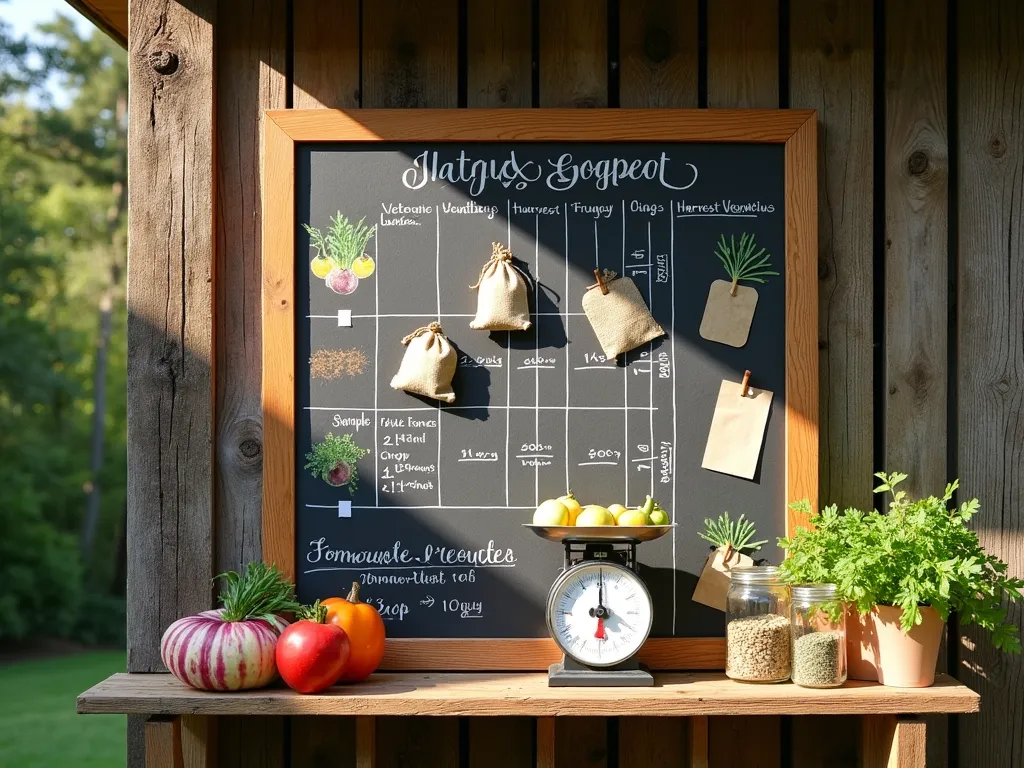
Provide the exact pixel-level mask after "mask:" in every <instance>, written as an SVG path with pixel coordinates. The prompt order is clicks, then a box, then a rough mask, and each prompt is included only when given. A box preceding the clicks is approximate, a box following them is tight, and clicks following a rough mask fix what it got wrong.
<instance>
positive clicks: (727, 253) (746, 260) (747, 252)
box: [715, 232, 779, 295]
mask: <svg viewBox="0 0 1024 768" xmlns="http://www.w3.org/2000/svg"><path fill="white" fill-rule="evenodd" d="M755 248H757V243H756V242H755V241H754V236H753V235H752V234H749V233H747V232H744V233H743V234H742V235H740V242H739V245H738V246H737V245H736V235H732V236H731V237H730V238H729V242H726V240H725V235H722V236H721V237H720V238H719V240H718V244H717V245H716V246H715V255H716V256H717V257H718V260H719V261H720V262H722V266H723V267H725V271H726V272H727V273H728V274H729V277H730V278H731V279H732V290H731V293H733V294H734V295H735V293H736V285H737V283H739V281H740V280H746V281H749V282H752V283H762V284H763V283H764V282H765V278H766V277H770V276H773V275H778V274H779V273H778V272H775V271H774V270H772V268H771V266H772V265H771V257H772V255H771V254H770V253H765V249H764V248H762V249H761V250H759V251H757V253H754V249H755Z"/></svg>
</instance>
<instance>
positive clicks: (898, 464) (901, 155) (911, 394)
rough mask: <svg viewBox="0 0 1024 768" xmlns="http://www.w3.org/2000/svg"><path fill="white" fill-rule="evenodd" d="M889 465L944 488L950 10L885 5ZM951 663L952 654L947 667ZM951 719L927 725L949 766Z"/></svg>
mask: <svg viewBox="0 0 1024 768" xmlns="http://www.w3.org/2000/svg"><path fill="white" fill-rule="evenodd" d="M885 27H886V52H885V67H886V69H885V73H886V77H885V79H886V86H885V110H886V113H885V114H886V117H885V120H886V126H885V135H886V147H885V153H886V160H885V208H886V210H885V249H886V250H885V283H886V287H885V398H886V400H885V459H884V461H885V463H884V465H883V467H880V468H884V469H886V470H887V471H890V472H892V471H896V470H899V471H902V472H907V473H908V474H909V475H910V478H909V480H908V481H907V483H906V490H908V491H909V492H910V494H911V495H912V496H920V495H923V494H928V493H939V492H940V491H941V489H942V488H944V487H945V483H946V480H947V478H946V429H947V423H946V407H947V398H946V391H947V389H946V388H947V349H946V347H947V335H948V328H947V316H948V313H947V291H948V285H947V226H948V222H947V218H948V189H947V186H948V151H947V133H946V122H947V114H946V3H945V1H944V0H899V2H895V3H888V4H887V5H886V21H885ZM939 663H940V665H944V664H945V652H943V653H942V656H941V658H940V660H939ZM945 720H946V718H944V717H942V716H936V717H931V718H929V720H928V722H929V724H930V726H931V728H929V730H930V731H931V738H930V742H931V743H930V745H929V750H930V757H931V761H930V762H931V763H932V764H933V765H936V766H941V765H945V763H946V758H947V756H946V739H945Z"/></svg>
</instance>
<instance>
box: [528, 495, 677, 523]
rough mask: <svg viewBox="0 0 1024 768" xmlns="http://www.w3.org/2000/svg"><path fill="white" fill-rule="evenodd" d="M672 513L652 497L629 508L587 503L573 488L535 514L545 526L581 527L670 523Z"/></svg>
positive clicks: (540, 508)
mask: <svg viewBox="0 0 1024 768" xmlns="http://www.w3.org/2000/svg"><path fill="white" fill-rule="evenodd" d="M669 522H670V521H669V516H668V512H666V511H665V510H664V509H662V508H661V505H660V504H658V502H657V501H655V500H654V499H652V498H651V497H650V496H648V497H647V500H646V501H645V502H644V503H643V504H642V505H641V506H639V507H627V506H626V505H624V504H610V505H609V506H607V507H603V506H601V505H600V504H587V505H586V506H583V505H581V504H580V502H579V501H578V500H577V499H576V497H575V496H574V495H573V493H572V491H569V493H567V494H566V495H565V496H560V497H558V498H557V499H548V500H547V501H545V502H543V503H542V504H541V505H540V506H539V507H537V511H536V512H534V513H533V524H534V525H543V526H576V527H579V528H584V527H592V526H602V525H606V526H610V525H619V526H628V527H636V526H643V525H668V524H669Z"/></svg>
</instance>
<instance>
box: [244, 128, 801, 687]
mask: <svg viewBox="0 0 1024 768" xmlns="http://www.w3.org/2000/svg"><path fill="white" fill-rule="evenodd" d="M817 126H818V120H817V113H816V112H814V111H813V110H696V109H694V110H688V109H663V110H652V109H594V110H585V111H580V110H576V109H529V110H527V109H521V110H520V109H508V110H503V109H457V110H456V109H436V110H430V109H422V110H402V109H351V110H327V109H315V110H269V111H267V112H266V121H265V127H264V153H263V390H262V391H263V400H262V402H263V558H264V560H265V561H266V562H268V563H276V564H277V565H278V567H280V568H281V569H282V571H284V573H285V574H286V575H287V576H288V578H289V579H293V580H294V578H295V157H296V144H299V143H311V142H345V141H360V142H365V141H396V142H397V141H402V142H416V141H423V142H456V141H462V142H474V141H475V142H484V141H486V142H499V141H500V142H515V141H525V142H529V141H553V142H557V141H576V142H615V141H622V142H645V141H650V142H658V141H663V142H664V141H672V142H734V143H738V142H745V143H772V144H784V145H785V208H786V210H785V217H786V222H785V225H786V260H785V263H786V494H787V499H789V500H797V499H807V500H808V501H809V502H810V504H811V508H812V509H815V508H817V501H818V339H817V331H818V286H817V278H818V268H817V261H818V257H817V248H818V188H817ZM780 511H781V510H780ZM785 514H786V530H787V532H788V533H792V532H793V530H794V529H795V528H796V526H797V525H800V524H804V523H805V522H806V519H805V516H803V515H801V514H800V513H797V512H794V511H793V510H791V509H788V508H787V509H786V510H785ZM558 658H559V654H558V652H557V651H556V649H555V645H554V642H553V641H552V640H550V639H548V638H507V639H490V638H466V639H462V638H436V639H435V638H423V639H417V638H392V639H389V640H388V641H387V652H386V654H385V657H384V661H383V663H382V665H381V669H386V670H450V671H463V670H482V669H488V670H542V669H546V668H547V666H548V665H549V664H550V663H551V662H553V661H556V660H557V659H558ZM641 659H642V660H643V661H644V662H645V663H646V664H647V665H648V666H649V667H651V668H652V669H721V668H722V667H723V666H724V662H725V640H724V638H720V637H712V638H684V637H680V638H651V639H650V640H648V641H647V643H646V644H645V646H644V648H643V650H642V651H641Z"/></svg>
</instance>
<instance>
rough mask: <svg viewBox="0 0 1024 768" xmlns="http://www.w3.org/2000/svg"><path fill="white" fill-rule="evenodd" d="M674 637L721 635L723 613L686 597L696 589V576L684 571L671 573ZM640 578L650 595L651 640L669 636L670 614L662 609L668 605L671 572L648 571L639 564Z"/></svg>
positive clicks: (666, 569)
mask: <svg viewBox="0 0 1024 768" xmlns="http://www.w3.org/2000/svg"><path fill="white" fill-rule="evenodd" d="M674 573H675V594H676V607H675V625H676V631H675V635H674V636H675V637H720V636H722V635H723V634H725V614H723V613H722V612H721V611H717V610H715V609H714V608H710V607H708V606H706V605H702V604H700V603H695V602H693V600H691V599H690V597H691V596H692V595H693V590H694V589H696V587H697V576H696V575H695V574H692V573H690V572H689V571H685V570H682V569H680V570H678V571H675V572H674ZM640 577H641V578H642V579H643V580H644V583H645V584H646V585H647V589H648V590H649V591H650V593H651V600H652V602H653V603H654V605H655V606H660V608H659V609H656V610H655V612H654V625H653V627H652V628H651V637H673V634H672V612H671V611H667V610H665V608H664V607H667V606H670V605H672V586H673V570H672V569H671V568H652V567H651V566H648V565H644V564H643V563H641V564H640Z"/></svg>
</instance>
